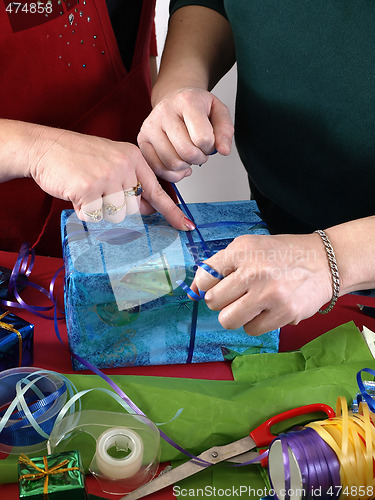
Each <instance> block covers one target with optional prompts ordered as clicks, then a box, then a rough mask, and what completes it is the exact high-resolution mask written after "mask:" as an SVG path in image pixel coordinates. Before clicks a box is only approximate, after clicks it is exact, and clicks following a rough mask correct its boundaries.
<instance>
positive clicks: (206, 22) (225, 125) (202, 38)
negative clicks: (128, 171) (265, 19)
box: [138, 6, 235, 182]
mask: <svg viewBox="0 0 375 500" xmlns="http://www.w3.org/2000/svg"><path fill="white" fill-rule="evenodd" d="M234 61H235V55H234V43H233V37H232V32H231V28H230V25H229V23H228V21H227V20H226V19H225V18H224V17H223V16H222V15H221V14H219V13H218V12H216V11H214V10H211V9H208V8H206V7H200V6H190V7H183V8H181V9H179V10H177V11H176V12H175V13H174V14H173V15H172V17H171V19H170V23H169V30H168V36H167V40H166V45H165V48H164V52H163V58H162V63H161V67H160V73H159V76H158V79H157V82H156V84H155V86H154V88H153V92H152V102H153V105H154V110H153V112H152V113H151V115H150V116H149V118H148V119H147V120H146V121H145V123H144V124H143V126H142V129H141V132H140V134H139V136H138V143H139V146H140V148H141V150H142V153H143V154H144V156H145V158H146V160H147V162H148V163H149V164H150V165H151V167H152V168H153V170H154V171H155V172H156V173H157V174H158V175H159V176H160V177H163V178H165V179H167V180H169V181H172V182H175V181H178V180H180V179H182V178H183V177H185V176H187V175H190V174H191V168H190V166H191V165H192V164H202V163H205V162H206V161H207V159H208V156H209V154H210V153H212V152H213V151H214V150H215V149H216V150H217V151H218V152H219V153H221V154H224V155H227V154H229V153H230V149H231V143H232V137H233V124H232V121H231V118H230V115H229V111H228V109H227V108H226V106H224V104H223V103H221V102H220V101H219V100H218V99H217V98H216V97H215V96H214V95H212V94H211V93H209V92H208V91H209V90H210V89H211V88H212V87H213V86H214V85H215V84H216V83H217V81H218V80H219V79H220V78H221V77H222V76H223V75H224V74H225V73H226V72H227V71H228V70H229V69H230V68H231V66H232V65H233V63H234Z"/></svg>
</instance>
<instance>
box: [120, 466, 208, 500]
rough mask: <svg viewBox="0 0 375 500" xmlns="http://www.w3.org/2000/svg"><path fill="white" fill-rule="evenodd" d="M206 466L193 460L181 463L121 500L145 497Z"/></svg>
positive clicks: (134, 499)
mask: <svg viewBox="0 0 375 500" xmlns="http://www.w3.org/2000/svg"><path fill="white" fill-rule="evenodd" d="M204 468H205V467H203V466H202V465H198V464H195V463H193V462H192V461H189V462H186V463H184V464H182V465H179V466H178V467H176V468H175V469H172V470H170V471H168V472H166V473H165V474H161V475H160V476H158V477H157V478H156V479H153V480H152V481H150V482H149V483H147V484H145V485H143V486H141V487H140V488H138V489H137V490H134V491H132V492H131V493H128V494H127V495H126V496H124V497H123V498H122V499H121V500H136V499H137V498H143V497H145V496H147V495H151V493H155V492H156V491H159V490H162V489H163V488H166V487H167V486H170V485H171V484H174V483H177V482H178V481H181V479H185V478H186V477H189V476H192V475H193V474H195V473H197V472H199V471H201V470H203V469H204Z"/></svg>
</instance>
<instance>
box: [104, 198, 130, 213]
mask: <svg viewBox="0 0 375 500" xmlns="http://www.w3.org/2000/svg"><path fill="white" fill-rule="evenodd" d="M125 205H126V200H125V201H124V203H123V204H122V205H121V207H116V206H115V205H113V204H112V203H108V204H107V205H104V210H105V211H106V212H107V214H108V215H115V214H117V212H119V211H120V210H122V209H123V208H124V206H125Z"/></svg>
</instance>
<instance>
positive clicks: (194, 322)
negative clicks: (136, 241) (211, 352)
mask: <svg viewBox="0 0 375 500" xmlns="http://www.w3.org/2000/svg"><path fill="white" fill-rule="evenodd" d="M171 185H172V188H173V190H174V192H175V193H176V195H177V197H178V199H179V200H180V202H181V205H182V208H183V209H184V211H185V213H186V215H187V216H188V217H189V219H190V220H191V221H192V222H194V224H195V229H193V230H192V231H186V233H185V234H186V237H187V239H188V241H189V244H190V250H191V255H192V257H193V259H194V262H195V265H196V268H195V270H196V269H197V268H198V267H200V268H202V269H204V270H205V271H206V272H208V273H209V274H211V276H213V277H214V278H216V279H219V280H221V279H223V278H224V276H223V275H222V274H220V273H218V272H217V271H215V269H212V267H211V266H209V265H208V264H206V263H205V262H201V261H200V260H199V255H198V252H197V249H196V246H195V241H194V238H193V236H192V233H193V231H196V233H197V234H198V237H199V239H200V241H201V244H202V248H203V251H204V254H205V255H206V258H207V259H209V258H210V257H212V256H213V255H214V252H212V251H211V250H210V249H209V247H208V245H207V243H206V241H205V239H204V238H203V236H202V233H201V231H200V229H201V228H209V227H217V226H234V225H243V224H246V225H247V226H249V223H248V222H243V221H218V222H209V223H205V224H200V225H199V226H198V224H197V223H196V221H195V220H194V217H193V215H192V213H191V212H190V210H189V207H188V206H187V204H186V203H185V200H184V199H183V197H182V195H181V193H180V191H179V190H178V188H177V186H176V185H175V184H174V183H171ZM258 225H262V226H264V227H267V226H266V224H265V223H264V222H263V221H260V222H254V223H252V224H251V225H250V227H254V226H258ZM176 283H177V284H178V285H179V286H180V287H181V288H182V289H183V290H184V292H186V293H187V295H188V296H189V297H190V298H192V299H193V301H194V302H193V313H192V320H191V326H190V341H189V347H188V356H187V360H186V363H191V362H192V360H193V354H194V346H195V339H196V332H197V320H198V307H199V302H200V301H201V300H203V299H204V297H205V294H206V292H204V291H202V290H198V294H197V293H195V292H194V290H192V289H191V288H190V287H189V286H188V285H187V284H186V283H185V282H184V281H182V280H178V281H176Z"/></svg>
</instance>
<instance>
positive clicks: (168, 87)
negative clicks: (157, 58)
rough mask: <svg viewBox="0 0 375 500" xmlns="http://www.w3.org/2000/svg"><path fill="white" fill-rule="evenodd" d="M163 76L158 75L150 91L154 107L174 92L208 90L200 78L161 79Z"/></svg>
mask: <svg viewBox="0 0 375 500" xmlns="http://www.w3.org/2000/svg"><path fill="white" fill-rule="evenodd" d="M163 80H164V78H162V77H158V79H157V81H156V83H155V85H154V87H153V89H152V93H151V104H152V107H153V108H155V106H157V105H158V104H159V103H160V102H161V101H162V100H163V99H165V98H166V97H168V96H170V95H173V94H176V93H177V92H180V91H182V90H184V89H200V90H208V85H207V83H205V82H203V81H201V80H194V79H189V81H188V82H187V81H183V82H180V81H178V80H172V79H170V80H167V81H166V82H164V81H163Z"/></svg>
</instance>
